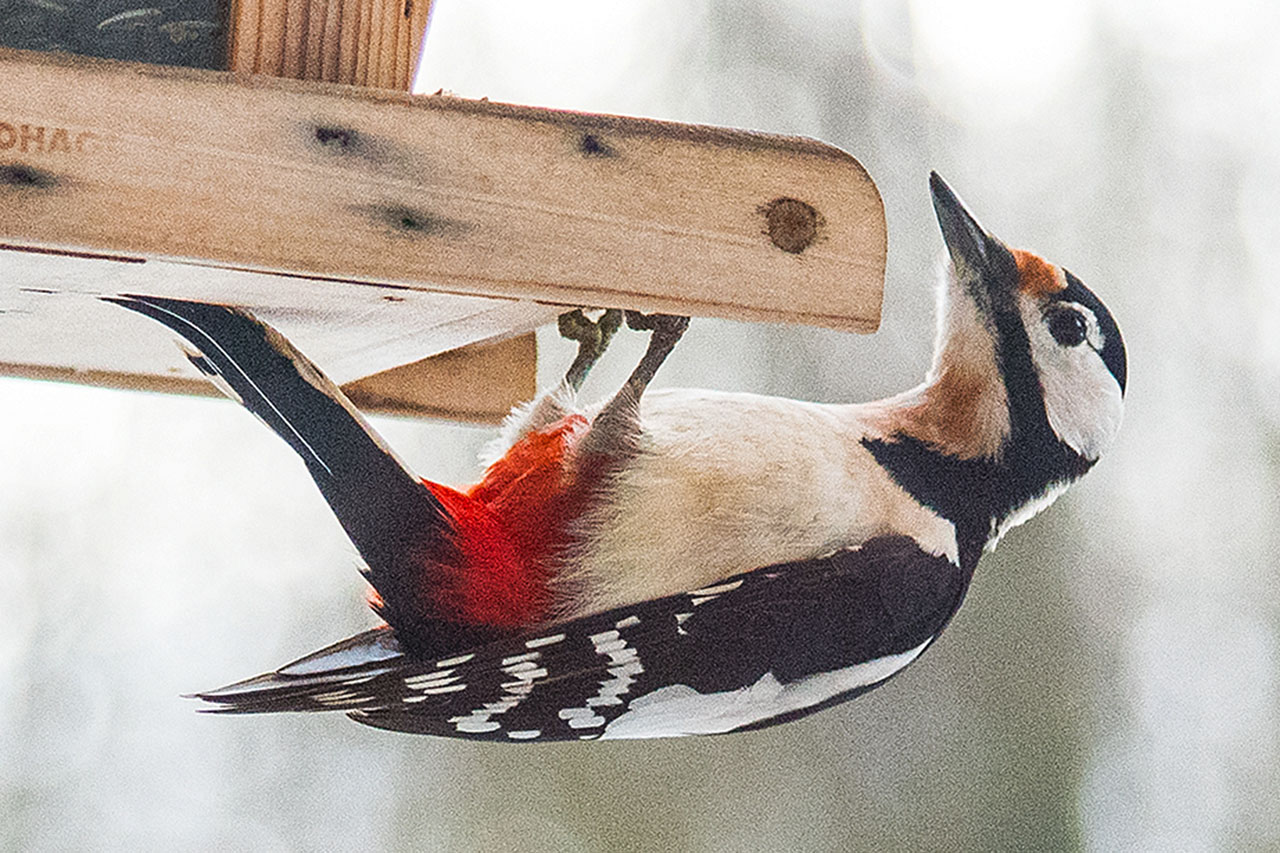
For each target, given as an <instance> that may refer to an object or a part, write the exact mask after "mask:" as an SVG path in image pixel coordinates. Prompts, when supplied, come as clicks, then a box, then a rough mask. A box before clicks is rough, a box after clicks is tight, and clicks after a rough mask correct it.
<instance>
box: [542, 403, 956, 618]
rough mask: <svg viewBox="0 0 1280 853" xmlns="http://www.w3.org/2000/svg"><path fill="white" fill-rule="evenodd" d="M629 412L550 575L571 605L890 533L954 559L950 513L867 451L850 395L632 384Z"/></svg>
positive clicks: (711, 577) (669, 589) (640, 593)
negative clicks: (620, 462) (573, 552)
mask: <svg viewBox="0 0 1280 853" xmlns="http://www.w3.org/2000/svg"><path fill="white" fill-rule="evenodd" d="M641 424H642V427H643V440H642V445H641V446H642V450H641V453H640V454H639V455H638V456H637V457H636V459H635V460H634V461H633V462H632V463H630V464H629V465H628V467H627V468H626V470H625V471H624V472H623V473H622V474H621V475H620V476H619V478H618V480H617V483H616V487H615V489H614V490H613V492H612V496H611V500H609V501H607V502H606V505H605V506H603V507H602V508H601V509H600V510H599V511H597V512H595V513H593V514H592V515H591V516H590V517H589V518H588V519H587V529H589V530H590V531H591V535H590V536H589V538H588V539H587V541H586V543H585V546H584V547H583V549H582V551H581V553H580V555H579V558H578V559H576V560H574V561H573V563H574V565H572V566H570V567H569V570H568V571H567V572H566V574H565V575H564V577H565V578H566V580H568V581H569V582H571V583H573V584H574V586H575V587H576V589H577V590H578V596H579V600H578V602H577V603H578V605H579V606H581V607H582V608H583V612H588V611H592V610H599V609H602V608H607V607H613V606H617V605H621V604H626V603H631V602H635V601H641V600H645V599H649V598H654V597H658V596H662V595H670V594H674V593H678V592H683V591H686V590H689V589H695V588H697V587H701V586H706V585H708V584H711V583H714V582H716V581H718V580H721V579H723V578H725V577H728V576H730V575H734V574H738V573H740V572H745V571H750V570H752V569H756V568H760V567H762V566H766V565H771V564H774V563H782V562H788V561H792V560H803V559H812V558H815V557H821V556H825V555H826V554H830V553H832V552H834V551H836V550H838V549H840V548H846V547H851V546H857V545H860V544H861V543H862V542H865V541H866V540H867V539H869V538H871V537H873V536H877V535H884V534H890V533H904V534H907V535H910V536H912V537H913V538H915V539H917V540H918V541H920V542H921V544H922V546H923V547H925V548H926V549H927V550H930V551H932V552H933V553H937V554H944V553H945V554H947V555H948V556H949V557H951V558H952V559H953V560H954V559H955V556H954V554H955V550H956V546H955V532H954V529H953V528H952V525H951V524H950V523H948V522H946V521H944V520H942V519H941V518H940V517H938V516H937V515H936V514H934V513H933V512H931V511H930V510H928V509H926V508H924V507H922V506H920V505H919V504H918V503H917V502H915V501H914V500H912V499H911V498H910V497H909V496H908V495H907V494H906V492H904V491H903V490H902V489H901V488H900V487H899V486H897V484H895V483H894V482H893V481H892V480H891V479H890V478H889V476H888V474H887V473H886V472H885V471H884V469H883V468H881V467H880V466H879V465H878V464H877V463H876V462H875V460H874V458H873V457H872V456H871V454H870V453H869V452H868V451H867V450H866V448H864V447H863V446H862V444H861V443H860V439H861V438H862V436H863V435H865V434H866V430H865V428H864V426H863V425H862V423H861V422H860V420H859V418H858V411H857V407H855V406H834V405H824V404H818V403H806V402H802V401H796V400H789V399H785V398H778V397H764V396H758V395H753V394H732V393H725V392H713V391H695V390H684V389H671V390H660V391H652V392H650V393H648V394H647V395H646V396H645V398H644V401H643V403H642V404H641ZM583 592H586V593H587V595H585V596H582V593H583ZM567 615H575V614H567Z"/></svg>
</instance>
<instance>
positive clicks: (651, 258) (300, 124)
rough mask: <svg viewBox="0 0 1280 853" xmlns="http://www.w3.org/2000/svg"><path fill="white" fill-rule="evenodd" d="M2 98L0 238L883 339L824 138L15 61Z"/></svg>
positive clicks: (874, 232)
mask: <svg viewBox="0 0 1280 853" xmlns="http://www.w3.org/2000/svg"><path fill="white" fill-rule="evenodd" d="M0 79H3V80H5V85H4V87H3V88H2V89H0V201H2V202H3V203H2V204H0V242H4V243H9V244H14V245H20V246H40V247H49V248H54V247H56V248H64V249H72V250H80V251H90V252H95V253H99V254H107V255H111V254H119V255H128V256H141V257H165V258H170V259H180V260H189V261H198V262H201V263H204V264H209V265H214V266H220V267H226V268H243V269H252V270H258V271H264V272H278V273H289V274H302V275H312V276H319V277H323V278H326V279H349V280H356V281H367V282H381V283H393V284H397V285H404V286H408V287H411V288H417V289H437V290H450V291H455V292H461V293H471V294H476V295H487V296H506V297H513V298H519V299H538V300H542V301H548V302H555V303H560V304H568V305H580V304H581V305H625V306H629V307H635V308H640V309H648V310H664V311H672V312H682V313H692V314H701V315H718V316H727V317H736V318H739V319H754V320H775V321H777V320H783V321H793V322H804V323H813V324H818V325H827V326H832V327H836V328H845V329H853V330H860V331H869V330H871V329H873V328H875V326H876V323H877V320H878V315H879V307H880V293H881V285H882V277H883V268H884V255H885V233H884V219H883V211H882V208H881V204H880V199H879V196H878V194H877V193H876V190H875V187H874V186H873V185H872V183H871V181H870V179H869V178H868V177H867V175H866V173H865V171H864V170H863V169H862V168H861V166H859V165H858V163H857V162H856V161H855V160H854V159H853V158H852V157H850V156H848V155H847V154H845V153H843V152H841V151H839V150H838V149H835V148H832V147H830V146H826V145H822V144H820V143H817V142H813V141H811V140H806V139H797V138H788V137H777V136H769V135H764V134H755V133H747V132H740V131H730V130H722V129H716V128H706V127H694V126H689V125H678V124H671V123H663V122H655V121H646V120H639V119H626V118H617V117H610V116H598V115H583V114H577V113H564V112H554V111H549V110H540V109H531V108H522V107H512V106H504V105H499V104H490V103H485V102H475V101H466V100H461V99H456V98H449V97H438V96H437V97H413V96H409V95H402V94H398V93H392V92H387V91H382V90H376V91H375V90H363V89H355V88H350V87H342V86H335V85H327V84H316V83H299V82H295V81H290V80H275V79H268V78H264V77H246V76H233V75H229V74H221V73H214V72H196V71H191V70H187V69H170V68H158V67H152V66H143V65H130V64H127V63H114V62H104V61H88V60H84V59H78V58H77V59H66V58H60V57H51V56H44V55H41V54H31V53H23V52H18V51H3V52H0ZM317 286H321V285H317Z"/></svg>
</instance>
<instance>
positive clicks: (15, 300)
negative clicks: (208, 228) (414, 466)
mask: <svg viewBox="0 0 1280 853" xmlns="http://www.w3.org/2000/svg"><path fill="white" fill-rule="evenodd" d="M0 270H3V271H4V274H3V276H0V362H4V363H6V364H10V365H15V364H25V365H29V366H31V367H32V368H36V367H39V368H50V369H51V368H57V367H66V368H70V369H72V370H76V371H80V372H82V373H91V372H99V373H112V372H114V373H123V374H134V375H153V376H163V377H172V376H182V375H187V376H191V377H195V376H197V374H196V373H194V372H192V369H191V368H190V366H189V365H187V364H186V363H185V362H186V360H185V359H184V358H183V356H182V354H181V353H180V351H179V350H178V348H177V347H175V346H173V345H172V343H171V341H170V338H171V336H170V335H169V334H168V333H167V332H166V331H164V330H163V328H161V327H154V328H153V326H154V325H155V324H148V323H146V322H145V318H140V317H135V315H133V314H131V313H127V312H123V311H120V310H119V309H118V308H116V307H115V306H112V305H109V304H106V303H103V302H101V301H99V300H98V299H96V298H95V297H97V296H98V295H102V294H114V293H145V294H149V295H153V296H170V297H176V298H181V299H196V300H200V301H204V302H218V303H224V304H233V305H241V306H244V307H246V308H249V309H250V310H252V311H253V312H254V313H255V314H258V315H259V316H261V317H262V318H263V319H265V320H267V321H268V322H270V323H271V324H272V325H275V326H277V327H278V328H280V330H281V331H283V332H284V333H285V334H286V335H287V336H288V337H289V338H290V339H291V340H293V341H295V342H296V343H297V345H298V346H299V347H300V348H301V349H302V351H303V352H305V353H307V354H308V355H309V356H310V357H311V358H312V359H314V360H315V361H316V362H317V363H318V364H320V365H321V366H322V367H323V368H324V370H325V372H326V373H328V374H329V375H330V376H331V377H332V378H333V379H334V381H336V382H338V383H346V382H352V381H355V380H358V379H362V378H364V377H367V376H370V375H373V374H377V373H382V372H384V371H387V370H390V369H392V368H395V367H398V366H400V365H404V364H409V363H411V362H415V361H418V360H420V359H422V358H423V357H425V356H431V355H436V354H439V353H443V352H447V351H449V350H453V349H457V348H459V347H463V346H467V345H468V344H473V343H483V342H487V341H495V340H500V339H503V338H507V337H510V336H512V335H515V334H519V333H523V332H526V331H529V330H532V329H534V328H536V327H538V326H540V325H543V324H545V323H549V322H551V321H553V320H554V319H555V317H556V314H557V311H558V309H556V308H555V307H553V306H547V305H541V304H538V303H535V302H532V301H529V300H513V299H493V298H483V297H477V296H471V295H463V294H451V293H441V292H432V291H421V290H411V289H406V288H389V287H384V286H373V285H369V284H367V283H363V282H353V281H330V280H325V281H316V280H315V279H308V278H301V277H286V276H279V275H267V274H262V273H255V272H248V271H236V270H226V269H220V268H216V267H203V266H196V265H192V264H179V263H172V262H166V261H158V260H144V259H134V260H133V261H116V262H112V261H109V260H105V259H103V258H100V257H98V258H93V257H75V256H67V255H64V254H60V253H56V252H24V251H16V250H0ZM526 390H531V389H526ZM402 396H403V395H402ZM434 399H437V400H438V397H437V398H434ZM522 399H523V398H522ZM514 402H518V400H508V406H510V404H511V403H514ZM433 405H436V403H433Z"/></svg>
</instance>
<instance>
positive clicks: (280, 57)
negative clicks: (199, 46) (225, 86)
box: [227, 0, 431, 91]
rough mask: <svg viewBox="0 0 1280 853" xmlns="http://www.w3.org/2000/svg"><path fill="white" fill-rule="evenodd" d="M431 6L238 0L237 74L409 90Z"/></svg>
mask: <svg viewBox="0 0 1280 853" xmlns="http://www.w3.org/2000/svg"><path fill="white" fill-rule="evenodd" d="M430 16H431V0H234V2H233V6H232V10H231V43H230V46H229V49H228V51H227V56H228V60H229V65H230V70H232V71H243V72H247V73H250V74H269V75H271V76H273V77H290V78H293V79H295V80H319V81H324V82H328V83H347V84H350V85H353V86H370V87H373V88H378V89H399V90H401V91H408V90H409V88H410V87H411V86H412V85H413V73H414V71H415V70H416V68H417V59H418V51H419V49H420V48H421V46H422V38H423V36H424V35H425V34H426V30H427V20H428V19H429V18H430Z"/></svg>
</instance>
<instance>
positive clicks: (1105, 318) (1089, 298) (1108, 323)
mask: <svg viewBox="0 0 1280 853" xmlns="http://www.w3.org/2000/svg"><path fill="white" fill-rule="evenodd" d="M1063 273H1064V274H1065V275H1066V279H1067V286H1066V288H1065V289H1064V290H1063V291H1062V293H1061V294H1060V295H1059V297H1058V298H1059V300H1061V301H1063V302H1076V303H1079V304H1080V305H1083V306H1084V307H1086V308H1088V309H1089V310H1090V311H1092V312H1093V315H1094V316H1095V317H1096V318H1097V319H1098V331H1100V332H1102V352H1101V353H1100V355H1101V356H1102V363H1103V364H1105V365H1106V366H1107V370H1109V371H1111V375H1112V376H1114V377H1115V378H1116V382H1118V383H1119V384H1120V394H1121V396H1123V395H1124V390H1125V382H1126V381H1127V380H1128V369H1129V366H1128V361H1127V359H1126V356H1125V349H1124V338H1123V337H1121V335H1120V327H1119V326H1117V325H1116V321H1115V318H1114V317H1112V316H1111V312H1110V311H1108V310H1107V306H1106V305H1103V304H1102V300H1101V299H1099V298H1098V297H1097V296H1095V295H1094V294H1093V291H1092V290H1090V289H1089V288H1087V287H1085V285H1084V282H1082V281H1080V279H1078V278H1076V277H1075V276H1074V275H1072V274H1071V273H1070V272H1069V271H1068V270H1063Z"/></svg>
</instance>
